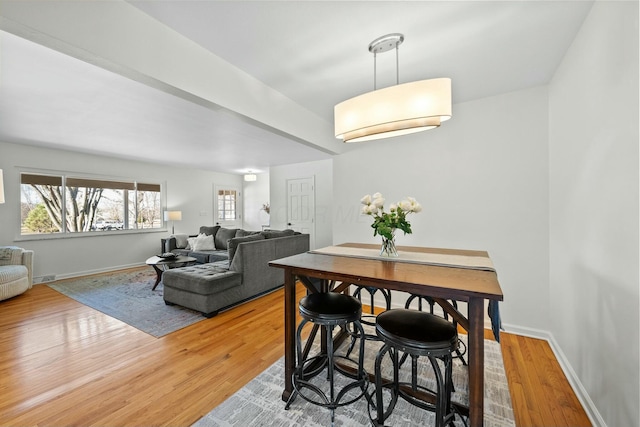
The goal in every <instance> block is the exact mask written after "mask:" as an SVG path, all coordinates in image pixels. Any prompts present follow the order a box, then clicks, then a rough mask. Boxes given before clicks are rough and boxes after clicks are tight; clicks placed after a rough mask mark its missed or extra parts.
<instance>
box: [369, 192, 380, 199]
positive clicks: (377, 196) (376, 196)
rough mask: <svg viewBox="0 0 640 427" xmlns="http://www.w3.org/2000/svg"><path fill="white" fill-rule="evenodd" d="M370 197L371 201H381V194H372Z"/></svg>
mask: <svg viewBox="0 0 640 427" xmlns="http://www.w3.org/2000/svg"><path fill="white" fill-rule="evenodd" d="M371 197H373V199H374V200H375V199H382V194H380V193H374V194H373V196H371Z"/></svg>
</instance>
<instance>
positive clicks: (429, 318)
mask: <svg viewBox="0 0 640 427" xmlns="http://www.w3.org/2000/svg"><path fill="white" fill-rule="evenodd" d="M376 334H377V335H378V337H379V338H380V340H381V341H382V342H383V346H382V348H381V349H380V351H379V352H378V355H377V356H376V361H375V378H376V389H375V392H374V393H375V400H372V399H370V400H369V404H370V406H373V409H374V411H375V417H374V416H373V415H371V414H372V411H371V408H370V416H371V421H372V422H373V424H374V425H376V426H382V425H384V421H385V420H386V419H387V418H388V417H389V416H390V415H391V413H392V412H393V409H394V408H395V406H396V403H397V399H398V398H399V397H401V398H403V399H404V400H406V401H407V402H409V403H411V404H413V405H415V406H418V407H420V408H422V409H425V410H428V411H432V412H435V415H436V426H437V427H443V426H444V425H446V424H447V423H450V422H453V417H454V416H455V413H454V412H453V410H452V406H451V393H452V390H453V380H452V370H453V363H452V353H453V352H455V350H456V349H457V348H458V332H457V330H456V328H455V327H454V326H453V325H452V324H451V322H449V321H447V320H445V319H443V318H442V317H439V316H436V315H433V314H431V313H426V312H422V311H418V310H409V309H392V310H388V311H385V312H383V313H380V314H379V315H378V317H377V319H376ZM400 352H404V353H407V354H409V355H410V356H411V361H412V363H411V382H410V383H407V382H400V380H399V369H400V364H399V353H400ZM387 354H388V355H389V357H390V359H391V362H392V365H393V379H392V380H391V381H388V382H386V383H383V381H382V360H383V358H384V356H385V355H387ZM421 356H423V357H428V358H429V361H430V362H431V366H432V367H433V371H434V374H435V379H436V390H431V389H429V388H427V387H426V386H424V385H421V384H418V378H417V377H418V375H417V359H418V357H421ZM438 360H441V361H443V363H444V373H443V372H442V369H441V368H440V365H439V362H438ZM384 389H388V390H389V392H390V394H391V399H390V401H389V404H388V407H387V409H386V410H385V408H384V403H383V390H384ZM422 393H427V394H429V395H434V396H435V403H433V402H425V401H424V400H422V399H418V398H416V397H415V395H417V394H422Z"/></svg>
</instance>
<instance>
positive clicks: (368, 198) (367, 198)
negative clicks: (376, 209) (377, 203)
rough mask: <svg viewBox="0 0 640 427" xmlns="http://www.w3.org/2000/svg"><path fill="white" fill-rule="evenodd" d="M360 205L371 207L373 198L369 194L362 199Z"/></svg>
mask: <svg viewBox="0 0 640 427" xmlns="http://www.w3.org/2000/svg"><path fill="white" fill-rule="evenodd" d="M360 203H362V204H363V205H370V204H371V196H370V195H368V194H367V195H366V196H364V197H363V198H362V199H360Z"/></svg>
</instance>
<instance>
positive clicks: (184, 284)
mask: <svg viewBox="0 0 640 427" xmlns="http://www.w3.org/2000/svg"><path fill="white" fill-rule="evenodd" d="M162 282H163V283H164V286H165V287H167V286H169V287H172V288H175V289H182V290H185V291H188V292H192V293H196V294H202V295H208V294H214V293H218V292H222V291H224V290H226V289H229V288H232V287H234V286H239V285H240V283H241V275H240V274H238V273H234V272H232V271H229V270H226V269H224V268H220V267H217V266H215V265H214V264H199V265H194V266H190V267H182V268H174V269H171V270H167V271H165V272H164V273H163V275H162Z"/></svg>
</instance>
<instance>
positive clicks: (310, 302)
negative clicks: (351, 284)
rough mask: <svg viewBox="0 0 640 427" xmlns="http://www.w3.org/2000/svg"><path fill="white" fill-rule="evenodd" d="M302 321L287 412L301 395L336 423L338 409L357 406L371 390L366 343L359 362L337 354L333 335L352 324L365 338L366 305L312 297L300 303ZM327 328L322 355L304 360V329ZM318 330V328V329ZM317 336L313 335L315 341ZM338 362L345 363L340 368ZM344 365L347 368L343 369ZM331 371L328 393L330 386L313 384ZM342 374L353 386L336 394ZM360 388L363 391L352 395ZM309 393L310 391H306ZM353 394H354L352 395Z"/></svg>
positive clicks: (337, 296)
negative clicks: (362, 318) (338, 328)
mask: <svg viewBox="0 0 640 427" xmlns="http://www.w3.org/2000/svg"><path fill="white" fill-rule="evenodd" d="M298 309H299V311H300V315H301V316H302V321H301V322H300V325H299V326H298V330H297V334H296V350H297V361H298V364H297V366H296V368H295V370H294V373H293V377H292V380H293V381H292V382H293V387H294V392H293V393H292V394H291V397H290V398H289V400H288V401H287V404H286V406H285V409H289V406H290V405H291V403H292V402H293V400H294V399H295V398H296V396H297V395H300V396H301V397H302V398H303V399H304V400H306V401H308V402H310V403H312V404H314V405H319V406H323V407H325V408H328V409H330V410H331V422H332V423H333V421H334V416H335V409H336V408H338V407H340V406H345V405H348V404H350V403H353V402H355V401H356V400H358V399H360V398H361V397H362V396H364V395H365V393H366V391H367V388H368V387H369V378H368V374H367V373H366V371H365V370H364V368H363V363H364V340H360V352H359V356H358V361H355V360H353V359H350V358H348V357H347V356H340V355H337V354H334V345H333V338H334V337H333V332H334V329H335V327H336V326H342V327H343V328H346V326H347V324H349V323H351V324H353V325H354V328H355V329H356V330H357V331H358V333H359V334H361V335H364V330H363V329H362V325H361V324H360V316H361V314H362V304H360V301H358V300H357V299H356V298H354V297H352V296H350V295H345V294H341V293H336V292H319V293H312V294H309V295H307V296H305V297H304V298H302V299H301V300H300V303H299V304H298ZM308 322H312V323H313V324H314V325H319V326H321V327H324V328H325V334H323V335H324V337H325V340H324V342H323V344H322V349H321V351H320V353H318V354H317V355H315V356H312V357H307V358H305V357H304V353H303V351H302V338H301V334H302V329H303V327H304V326H305V325H306V324H307V323H308ZM314 327H315V326H314ZM314 336H315V334H312V338H310V339H313V337H314ZM337 362H341V363H340V364H338V363H337ZM340 365H343V366H340ZM325 368H326V370H327V381H328V383H329V384H328V390H327V387H326V383H325V384H322V383H321V382H320V381H317V380H316V381H313V379H314V377H316V376H317V375H318V374H320V373H321V372H322V371H323V370H324V369H325ZM336 374H340V375H342V376H344V377H347V378H349V382H348V383H347V384H346V385H345V386H343V387H342V388H341V389H340V390H338V391H337V392H336V390H335V376H336ZM356 388H359V389H360V390H359V391H354V392H351V391H352V390H354V389H356ZM306 390H308V391H306ZM350 392H351V393H350Z"/></svg>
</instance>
